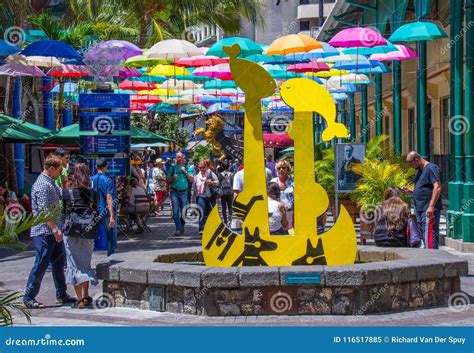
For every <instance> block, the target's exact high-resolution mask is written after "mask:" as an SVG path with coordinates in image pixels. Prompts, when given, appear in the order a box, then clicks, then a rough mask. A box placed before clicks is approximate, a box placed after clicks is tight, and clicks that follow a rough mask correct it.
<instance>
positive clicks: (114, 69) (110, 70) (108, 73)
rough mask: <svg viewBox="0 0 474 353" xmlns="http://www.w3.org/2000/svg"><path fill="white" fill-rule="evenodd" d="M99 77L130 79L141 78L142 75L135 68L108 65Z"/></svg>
mask: <svg viewBox="0 0 474 353" xmlns="http://www.w3.org/2000/svg"><path fill="white" fill-rule="evenodd" d="M99 76H102V77H119V78H129V77H140V76H141V73H140V72H139V71H138V70H137V69H136V68H133V67H125V66H116V65H107V66H106V67H104V68H103V69H102V71H101V72H100V73H99Z"/></svg>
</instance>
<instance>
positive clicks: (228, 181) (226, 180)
mask: <svg viewBox="0 0 474 353" xmlns="http://www.w3.org/2000/svg"><path fill="white" fill-rule="evenodd" d="M226 174H227V176H226V175H225V174H224V173H221V174H219V176H220V178H219V179H220V180H219V186H220V190H221V192H220V195H221V196H226V195H232V174H230V173H226Z"/></svg>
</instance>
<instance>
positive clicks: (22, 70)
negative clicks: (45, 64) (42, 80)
mask: <svg viewBox="0 0 474 353" xmlns="http://www.w3.org/2000/svg"><path fill="white" fill-rule="evenodd" d="M0 75H5V76H16V77H19V76H36V77H40V76H45V74H44V72H43V71H41V69H40V68H38V67H36V66H25V65H22V64H18V63H8V64H5V65H2V66H0Z"/></svg>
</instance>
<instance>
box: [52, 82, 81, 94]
mask: <svg viewBox="0 0 474 353" xmlns="http://www.w3.org/2000/svg"><path fill="white" fill-rule="evenodd" d="M59 87H60V85H56V86H54V87H53V89H52V90H51V93H59ZM76 91H77V83H74V82H65V83H64V93H69V94H71V93H74V92H76Z"/></svg>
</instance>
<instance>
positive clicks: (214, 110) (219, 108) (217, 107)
mask: <svg viewBox="0 0 474 353" xmlns="http://www.w3.org/2000/svg"><path fill="white" fill-rule="evenodd" d="M229 107H230V104H229V103H215V104H213V105H211V106H210V107H209V108H207V110H206V114H213V113H217V112H220V111H222V110H224V109H227V108H229Z"/></svg>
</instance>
